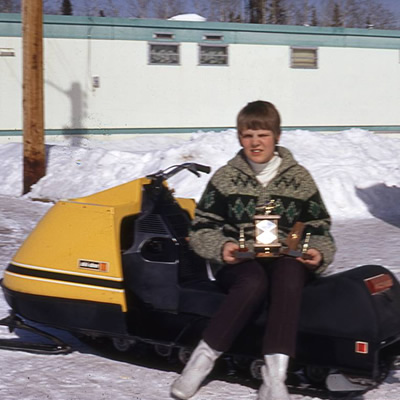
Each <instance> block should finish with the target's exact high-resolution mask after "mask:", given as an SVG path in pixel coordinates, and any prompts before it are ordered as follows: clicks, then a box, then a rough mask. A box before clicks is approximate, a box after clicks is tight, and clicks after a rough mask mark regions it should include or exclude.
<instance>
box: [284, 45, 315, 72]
mask: <svg viewBox="0 0 400 400" xmlns="http://www.w3.org/2000/svg"><path fill="white" fill-rule="evenodd" d="M317 50H318V49H316V48H305V47H292V48H291V57H290V66H291V68H318V52H317Z"/></svg>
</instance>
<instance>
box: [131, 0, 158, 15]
mask: <svg viewBox="0 0 400 400" xmlns="http://www.w3.org/2000/svg"><path fill="white" fill-rule="evenodd" d="M127 3H128V10H129V13H130V14H131V16H133V17H136V18H150V9H151V6H152V3H153V1H152V0H127Z"/></svg>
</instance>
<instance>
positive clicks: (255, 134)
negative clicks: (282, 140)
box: [239, 129, 279, 164]
mask: <svg viewBox="0 0 400 400" xmlns="http://www.w3.org/2000/svg"><path fill="white" fill-rule="evenodd" d="M277 139H279V137H278V138H275V135H274V133H273V132H272V131H269V130H265V129H246V130H244V131H242V132H241V133H240V135H239V141H240V144H241V145H242V147H243V150H244V154H245V155H246V157H247V158H248V159H249V160H250V161H253V162H255V163H258V164H262V163H267V162H268V161H270V160H271V159H272V157H273V156H274V151H275V145H276V143H277V142H278V140H277Z"/></svg>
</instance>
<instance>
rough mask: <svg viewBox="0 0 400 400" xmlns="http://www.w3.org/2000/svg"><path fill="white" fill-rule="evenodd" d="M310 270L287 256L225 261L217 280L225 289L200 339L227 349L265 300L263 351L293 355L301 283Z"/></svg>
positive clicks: (307, 277)
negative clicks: (257, 259) (230, 263)
mask: <svg viewBox="0 0 400 400" xmlns="http://www.w3.org/2000/svg"><path fill="white" fill-rule="evenodd" d="M311 276H312V274H311V273H310V272H309V271H308V270H307V269H306V268H305V267H304V265H303V264H301V263H300V262H298V261H296V260H295V259H293V258H289V257H280V258H277V259H274V260H270V261H267V262H266V263H264V262H259V261H256V260H251V261H247V262H244V263H241V264H233V265H226V266H224V267H223V268H222V270H221V271H219V273H218V275H217V280H218V282H219V284H220V285H221V286H222V287H223V288H224V289H225V290H226V291H227V293H228V294H227V297H226V298H225V300H224V301H223V303H222V305H221V306H220V308H219V309H218V310H217V312H216V314H215V315H214V316H213V317H212V318H211V320H210V323H209V325H208V327H207V328H206V329H205V331H204V333H203V339H204V341H205V342H206V343H208V345H209V346H210V347H212V348H213V349H215V350H218V351H223V352H225V351H227V350H229V348H230V347H231V345H232V343H233V342H234V340H235V339H236V337H237V336H238V335H239V333H240V332H241V330H242V329H243V328H244V327H245V325H246V324H247V323H248V322H249V320H250V319H251V317H253V316H254V314H255V312H256V311H259V310H260V307H261V306H262V305H263V304H265V301H266V300H268V302H267V304H268V316H267V324H266V329H265V333H264V338H263V348H262V351H263V354H273V353H281V354H287V355H289V356H291V357H294V356H295V351H296V335H297V326H298V321H299V315H300V305H301V297H302V291H303V287H304V285H305V284H306V282H307V281H308V280H309V279H311Z"/></svg>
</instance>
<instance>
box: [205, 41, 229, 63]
mask: <svg viewBox="0 0 400 400" xmlns="http://www.w3.org/2000/svg"><path fill="white" fill-rule="evenodd" d="M205 47H209V48H210V47H218V48H224V49H225V54H224V55H221V56H220V57H221V58H224V59H225V61H226V62H224V63H204V62H202V56H203V54H202V49H203V48H205ZM198 49H199V54H198V60H199V61H198V65H199V66H202V67H210V66H212V67H227V66H229V45H228V44H225V43H198ZM216 56H217V57H219V55H216Z"/></svg>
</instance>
